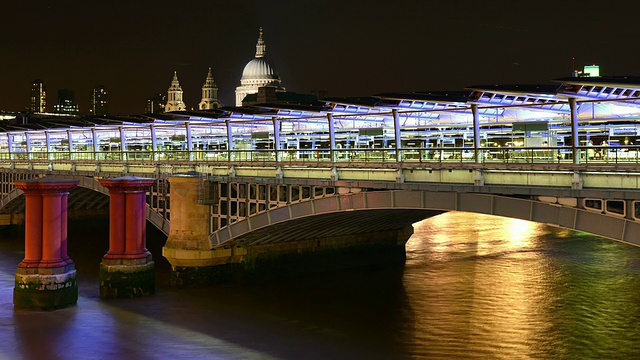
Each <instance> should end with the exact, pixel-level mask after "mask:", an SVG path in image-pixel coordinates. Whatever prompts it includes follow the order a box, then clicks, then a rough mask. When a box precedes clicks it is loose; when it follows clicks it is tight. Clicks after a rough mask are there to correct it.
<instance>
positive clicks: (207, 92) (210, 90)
mask: <svg viewBox="0 0 640 360" xmlns="http://www.w3.org/2000/svg"><path fill="white" fill-rule="evenodd" d="M219 106H220V103H219V102H218V87H217V86H216V83H215V82H214V81H213V74H212V73H211V68H209V72H208V73H207V78H206V79H205V80H204V85H202V101H200V104H198V108H199V109H200V110H211V109H216V108H218V107H219Z"/></svg>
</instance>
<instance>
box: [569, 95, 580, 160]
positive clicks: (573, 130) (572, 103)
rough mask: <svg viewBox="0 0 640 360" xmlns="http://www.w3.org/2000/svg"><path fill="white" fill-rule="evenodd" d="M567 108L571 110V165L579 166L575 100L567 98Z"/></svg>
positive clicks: (576, 106)
mask: <svg viewBox="0 0 640 360" xmlns="http://www.w3.org/2000/svg"><path fill="white" fill-rule="evenodd" d="M569 108H570V109H571V139H572V140H571V152H572V153H573V163H574V164H580V149H579V146H580V139H579V138H578V135H579V134H578V105H577V103H576V98H569Z"/></svg>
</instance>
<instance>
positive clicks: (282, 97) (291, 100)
mask: <svg viewBox="0 0 640 360" xmlns="http://www.w3.org/2000/svg"><path fill="white" fill-rule="evenodd" d="M266 104H269V105H300V106H313V105H315V106H320V105H321V104H320V103H318V97H317V96H315V95H313V94H298V93H294V92H292V91H276V89H275V88H273V87H270V86H263V87H261V88H258V92H257V93H255V94H249V95H247V96H245V97H244V99H243V100H242V106H251V105H266Z"/></svg>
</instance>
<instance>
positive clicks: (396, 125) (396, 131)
mask: <svg viewBox="0 0 640 360" xmlns="http://www.w3.org/2000/svg"><path fill="white" fill-rule="evenodd" d="M391 114H393V138H394V139H395V142H396V143H395V145H394V149H395V151H396V161H397V162H400V161H402V154H401V152H400V151H401V149H402V137H401V135H400V116H398V109H393V110H391Z"/></svg>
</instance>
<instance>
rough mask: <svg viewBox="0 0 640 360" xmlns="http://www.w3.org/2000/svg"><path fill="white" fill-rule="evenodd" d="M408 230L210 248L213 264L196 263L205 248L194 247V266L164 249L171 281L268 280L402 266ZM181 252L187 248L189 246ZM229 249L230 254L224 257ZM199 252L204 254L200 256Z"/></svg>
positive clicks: (200, 283) (186, 284) (193, 283)
mask: <svg viewBox="0 0 640 360" xmlns="http://www.w3.org/2000/svg"><path fill="white" fill-rule="evenodd" d="M411 230H412V229H411ZM410 236H411V232H410V231H396V230H390V231H381V232H377V233H375V234H372V233H368V234H357V235H345V236H337V237H331V238H324V239H314V240H304V241H297V242H292V243H279V244H270V245H257V246H250V247H247V248H234V249H219V250H217V251H211V252H210V253H211V254H210V255H211V256H212V258H211V259H210V264H211V263H213V262H214V261H215V262H216V264H214V265H210V264H207V265H205V266H202V265H200V266H198V263H202V262H203V261H202V257H203V255H205V254H206V253H205V252H200V253H197V254H196V253H194V255H197V256H193V257H194V259H193V260H192V264H193V265H194V266H189V265H190V264H189V261H188V260H185V259H182V260H180V261H179V260H177V259H175V258H172V257H171V256H168V255H175V254H177V253H179V252H175V251H171V249H167V248H165V249H164V253H165V257H167V259H168V260H169V262H170V263H171V262H173V263H172V266H171V284H172V285H174V286H177V287H190V286H209V285H215V284H217V283H221V282H227V281H270V280H278V279H285V278H293V277H298V276H304V275H311V274H318V273H326V272H335V271H340V270H345V269H354V268H367V267H382V266H394V265H398V266H402V265H403V264H404V262H405V260H406V252H405V243H406V241H407V240H408V238H409V237H410ZM183 252H184V254H185V255H186V254H187V252H186V251H184V250H183ZM240 254H242V255H240ZM225 255H227V256H228V257H226V258H225ZM214 256H219V257H217V258H214ZM197 257H200V259H196V258H197ZM225 260H227V261H225Z"/></svg>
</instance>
